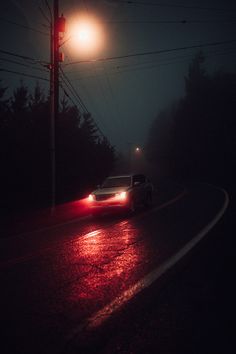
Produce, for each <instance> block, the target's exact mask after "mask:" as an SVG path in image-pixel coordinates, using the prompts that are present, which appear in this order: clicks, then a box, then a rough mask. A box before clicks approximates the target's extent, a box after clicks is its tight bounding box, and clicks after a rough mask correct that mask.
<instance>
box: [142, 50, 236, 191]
mask: <svg viewBox="0 0 236 354" xmlns="http://www.w3.org/2000/svg"><path fill="white" fill-rule="evenodd" d="M235 117H236V75H235V74H234V73H227V72H224V71H223V70H218V71H217V72H214V73H212V74H209V73H207V71H206V69H205V67H204V55H203V53H202V52H199V53H198V54H197V55H196V56H195V57H194V59H193V60H192V62H191V63H190V65H189V70H188V74H187V76H186V77H185V95H184V97H182V98H181V99H179V100H177V101H176V102H174V103H173V104H172V105H171V107H168V108H167V109H165V110H163V111H162V112H160V113H159V114H158V116H157V118H156V119H155V120H154V122H153V125H152V127H151V129H150V133H149V138H148V142H147V152H148V153H147V155H148V158H149V161H151V163H152V166H154V173H155V174H156V176H158V177H159V178H166V177H169V178H174V179H176V180H178V181H182V182H184V183H185V182H186V181H194V180H196V181H202V182H208V183H215V184H218V185H221V186H225V187H228V188H230V187H233V185H234V181H235V177H236V176H235V171H236V166H235V165H236V119H235Z"/></svg>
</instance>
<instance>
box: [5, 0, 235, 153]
mask: <svg viewBox="0 0 236 354" xmlns="http://www.w3.org/2000/svg"><path fill="white" fill-rule="evenodd" d="M59 3H60V13H63V14H64V16H65V17H66V19H67V23H69V21H70V19H71V18H72V17H74V16H75V14H80V13H83V14H86V15H88V16H91V17H93V18H94V17H95V18H96V19H97V23H99V26H100V30H101V31H102V33H103V43H102V45H101V46H100V47H99V48H98V50H97V51H96V52H94V53H91V54H86V55H85V54H84V53H81V52H80V50H79V48H76V49H75V48H74V47H73V48H72V46H71V43H70V40H68V41H67V42H66V43H65V44H64V46H63V47H62V48H63V52H64V54H65V61H64V63H63V64H62V67H63V70H64V72H65V73H66V74H67V76H68V78H69V79H70V81H71V83H72V84H73V86H74V87H75V88H76V90H77V91H78V93H79V95H80V96H81V98H82V100H83V102H84V104H85V105H86V107H87V108H88V110H89V111H90V112H91V113H92V115H93V117H94V119H95V120H96V122H97V123H98V125H99V127H100V128H101V130H102V131H103V133H104V134H105V135H106V136H107V137H108V138H109V140H110V142H111V143H112V144H113V145H115V146H116V147H117V148H118V149H121V150H124V151H125V150H127V149H128V148H129V146H130V144H133V145H139V146H143V145H144V144H145V141H146V138H147V134H148V131H149V129H150V125H151V122H152V121H153V119H155V117H156V116H157V114H158V113H159V112H160V110H161V109H163V108H165V107H166V106H168V105H169V104H171V103H172V102H173V101H174V100H176V99H178V98H180V97H181V96H182V95H183V94H184V76H185V75H187V71H188V65H189V62H190V61H191V59H192V58H193V56H194V54H195V53H196V52H197V51H198V50H199V49H197V48H195V49H187V50H174V49H176V48H180V47H191V46H197V45H201V44H207V43H209V44H210V43H215V42H225V41H226V42H227V41H230V40H232V43H225V44H221V45H217V46H208V47H204V48H202V50H203V52H204V54H205V56H206V67H207V69H208V70H209V72H210V71H215V70H218V69H220V68H223V69H224V70H225V71H234V72H235V69H236V65H235V59H236V58H235V54H236V46H235V45H236V42H233V40H236V5H235V3H234V1H225V0H224V1H220V0H215V1H213V0H212V1H210V0H206V1H204V0H200V1H193V0H188V1H187V0H185V1H184V0H182V1H179V0H170V2H169V1H162V2H161V1H155V0H150V1H133V2H131V3H128V1H115V0H114V1H105V0H104V1H102V0H101V1H93V0H86V1H85V0H84V1H74V0H69V1H65V0H61V1H60V2H59ZM49 4H50V5H51V4H52V1H49ZM48 17H49V11H48V8H47V6H46V3H45V1H44V0H21V1H13V0H8V1H6V2H4V4H1V16H0V27H1V45H0V50H1V51H7V52H9V53H13V54H15V55H9V53H8V54H6V53H3V52H0V69H1V75H0V78H1V80H2V85H3V86H7V87H8V88H9V89H8V91H7V92H8V95H10V94H11V92H12V89H14V87H16V86H18V85H19V82H20V80H21V79H22V80H23V83H24V84H25V85H27V86H28V87H29V88H32V87H34V85H35V82H36V81H38V82H39V83H40V85H42V86H43V87H44V88H45V92H47V90H48V87H49V82H48V81H45V80H40V78H44V79H46V80H48V79H49V73H48V71H47V69H46V68H45V67H44V66H43V63H42V62H43V61H45V62H47V61H49V39H50V37H49V35H48V34H49V23H48V20H47V18H48ZM183 22H184V23H183ZM64 39H65V40H66V39H68V33H66V34H65V37H64ZM167 49H173V51H170V52H167V53H162V54H152V55H150V54H149V55H137V56H133V57H128V58H120V59H114V60H105V61H98V62H96V61H92V62H89V63H80V64H70V62H76V61H80V60H91V59H92V60H94V59H97V58H108V57H113V56H125V55H130V54H143V53H146V52H153V51H161V50H167ZM16 55H21V56H28V57H30V58H35V59H37V60H41V61H42V62H41V63H40V62H32V63H30V62H29V61H26V60H23V59H22V58H21V57H17V56H16ZM2 70H5V71H2ZM6 70H8V71H14V73H12V72H11V73H10V72H6ZM21 73H22V74H26V75H32V76H36V77H38V79H36V78H33V77H26V76H23V75H22V74H21ZM61 94H62V96H63V92H61ZM73 100H75V99H74V98H73Z"/></svg>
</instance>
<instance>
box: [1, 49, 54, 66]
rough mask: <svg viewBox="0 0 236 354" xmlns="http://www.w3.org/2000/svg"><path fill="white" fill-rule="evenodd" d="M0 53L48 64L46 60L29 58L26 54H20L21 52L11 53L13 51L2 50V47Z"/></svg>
mask: <svg viewBox="0 0 236 354" xmlns="http://www.w3.org/2000/svg"><path fill="white" fill-rule="evenodd" d="M0 53H2V54H7V55H11V56H13V57H16V58H21V59H24V60H29V61H31V62H34V63H35V64H36V63H37V64H46V65H48V63H47V62H46V61H42V60H38V59H35V58H31V57H28V56H25V55H21V54H17V53H13V52H9V51H7V50H3V49H0Z"/></svg>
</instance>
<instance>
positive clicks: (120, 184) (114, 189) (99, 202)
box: [88, 174, 153, 215]
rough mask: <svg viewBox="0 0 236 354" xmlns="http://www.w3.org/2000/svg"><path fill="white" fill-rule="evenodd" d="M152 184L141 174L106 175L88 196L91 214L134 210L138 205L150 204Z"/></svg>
mask: <svg viewBox="0 0 236 354" xmlns="http://www.w3.org/2000/svg"><path fill="white" fill-rule="evenodd" d="M152 194H153V185H152V184H151V183H150V181H149V180H148V179H147V177H146V176H145V175H143V174H134V175H122V176H111V177H108V178H107V179H106V180H105V181H104V183H103V184H102V185H101V186H98V189H96V190H94V191H93V192H92V193H91V194H90V195H89V196H88V202H89V208H90V211H91V213H92V214H93V215H97V214H100V213H102V212H107V211H111V210H115V209H127V210H130V211H131V212H134V211H135V210H136V208H137V206H139V205H144V206H146V207H148V206H151V204H152Z"/></svg>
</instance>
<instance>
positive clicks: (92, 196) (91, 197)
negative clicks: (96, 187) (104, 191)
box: [88, 194, 95, 202]
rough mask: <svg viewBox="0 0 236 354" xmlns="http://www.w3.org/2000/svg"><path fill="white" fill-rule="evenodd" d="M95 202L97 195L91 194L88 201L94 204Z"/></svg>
mask: <svg viewBox="0 0 236 354" xmlns="http://www.w3.org/2000/svg"><path fill="white" fill-rule="evenodd" d="M94 200H95V195H94V194H89V196H88V201H89V202H93V201H94Z"/></svg>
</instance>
